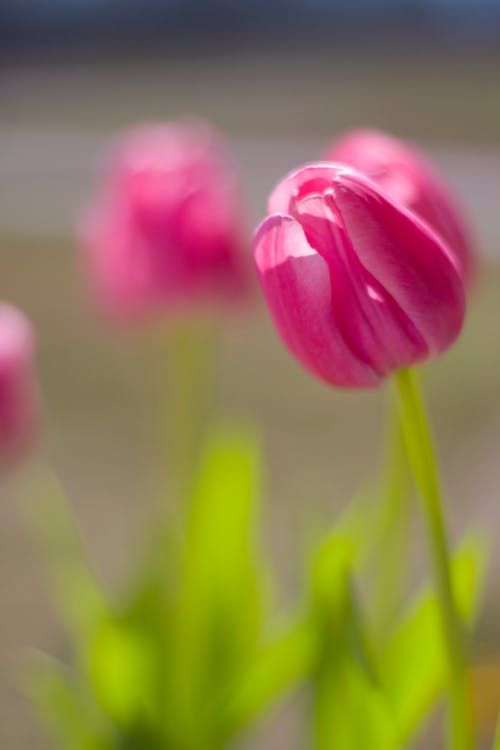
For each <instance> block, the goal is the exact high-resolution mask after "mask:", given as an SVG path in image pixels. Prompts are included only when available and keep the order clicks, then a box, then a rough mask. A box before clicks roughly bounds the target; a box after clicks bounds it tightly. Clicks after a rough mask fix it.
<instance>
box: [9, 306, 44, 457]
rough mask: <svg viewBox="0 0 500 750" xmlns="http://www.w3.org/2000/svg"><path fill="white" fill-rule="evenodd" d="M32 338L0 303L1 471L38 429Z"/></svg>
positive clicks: (19, 318) (22, 318) (13, 310)
mask: <svg viewBox="0 0 500 750" xmlns="http://www.w3.org/2000/svg"><path fill="white" fill-rule="evenodd" d="M34 349H35V336H34V332H33V329H32V327H31V324H30V323H29V321H28V320H27V318H25V316H24V315H23V314H22V313H21V312H20V311H19V310H17V309H16V308H15V307H12V306H11V305H8V304H6V303H4V302H2V303H0V467H1V468H2V469H5V468H7V467H8V466H10V465H11V464H12V463H14V462H15V461H16V460H17V459H18V458H20V457H21V455H23V454H24V453H25V452H26V451H27V450H28V449H29V447H30V444H31V442H32V440H33V437H34V434H35V432H36V429H37V426H38V393H37V387H36V382H35V377H34V374H33V358H34Z"/></svg>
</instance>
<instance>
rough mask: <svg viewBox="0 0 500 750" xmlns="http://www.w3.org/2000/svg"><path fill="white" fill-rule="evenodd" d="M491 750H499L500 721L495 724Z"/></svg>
mask: <svg viewBox="0 0 500 750" xmlns="http://www.w3.org/2000/svg"><path fill="white" fill-rule="evenodd" d="M492 750H500V719H499V721H498V723H497V730H496V733H495V740H494V742H493V747H492Z"/></svg>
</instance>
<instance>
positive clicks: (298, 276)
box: [254, 163, 465, 388]
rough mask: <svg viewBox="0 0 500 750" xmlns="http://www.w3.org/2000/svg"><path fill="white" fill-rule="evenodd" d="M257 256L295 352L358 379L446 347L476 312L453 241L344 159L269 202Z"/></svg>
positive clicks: (294, 181)
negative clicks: (468, 312) (469, 307)
mask: <svg viewBox="0 0 500 750" xmlns="http://www.w3.org/2000/svg"><path fill="white" fill-rule="evenodd" d="M269 211H270V214H271V215H270V216H268V218H267V219H265V220H264V221H263V222H262V224H261V225H260V227H259V228H258V229H257V232H256V234H255V238H254V253H255V261H256V265H257V271H258V275H259V278H260V283H261V285H262V289H263V291H264V295H265V297H266V300H267V303H268V305H269V308H270V310H271V314H272V316H273V318H274V322H275V324H276V327H277V329H278V331H279V333H280V335H281V337H282V339H283V341H284V343H285V345H286V346H287V347H288V349H289V350H290V351H291V352H292V354H294V355H295V357H296V358H297V359H298V360H299V361H300V362H301V363H302V364H303V365H304V367H306V368H307V369H308V370H310V371H311V372H313V373H314V374H315V375H317V376H318V377H320V378H322V379H323V380H325V381H326V382H328V383H331V384H332V385H337V386H344V387H348V388H369V387H372V386H376V385H377V384H379V383H380V381H381V380H382V379H383V378H384V377H385V376H387V375H389V374H390V373H392V372H394V371H395V370H397V369H399V368H403V367H408V366H410V365H413V364H414V363H416V362H421V361H423V360H425V359H427V358H429V357H432V356H433V355H436V354H438V353H439V352H442V351H443V350H444V349H446V348H447V347H448V346H449V345H450V344H451V343H452V342H453V340H454V339H455V338H456V337H457V335H458V333H459V331H460V329H461V326H462V322H463V317H464V308H465V302H464V285H463V280H462V275H461V272H460V270H459V268H458V266H457V263H456V261H455V259H454V258H453V256H452V255H451V253H450V252H449V250H448V247H447V246H446V245H445V244H444V243H443V242H442V240H441V239H440V238H439V237H438V235H437V234H436V233H435V232H433V231H432V230H431V229H430V228H429V227H428V226H427V225H426V224H425V223H424V222H422V221H421V220H420V219H418V218H417V217H416V216H415V214H413V213H411V212H410V211H408V210H407V209H405V208H403V207H402V206H401V205H400V204H398V203H396V202H395V201H393V200H392V199H391V198H389V196H388V195H387V194H386V193H383V192H382V191H380V190H379V188H378V187H377V186H376V185H375V183H373V182H372V181H371V180H369V179H368V178H366V177H364V176H363V175H361V174H360V173H358V172H356V171H354V170H352V169H350V168H348V167H345V166H343V165H337V164H331V163H319V164H311V165H308V166H305V167H303V168H301V169H299V170H298V171H296V172H292V173H291V174H290V175H288V176H287V177H285V179H284V180H283V181H282V182H281V183H280V184H279V185H278V186H277V187H276V189H275V190H274V192H273V193H272V194H271V196H270V199H269Z"/></svg>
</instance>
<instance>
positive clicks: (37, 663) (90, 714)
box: [24, 654, 115, 750]
mask: <svg viewBox="0 0 500 750" xmlns="http://www.w3.org/2000/svg"><path fill="white" fill-rule="evenodd" d="M24 683H25V688H26V692H27V694H28V696H29V697H30V699H31V700H32V702H33V704H34V705H35V707H36V709H37V712H38V714H39V716H40V720H41V722H42V724H43V725H44V726H45V728H46V730H47V732H48V734H49V735H50V736H51V738H52V739H53V741H54V742H55V743H56V745H57V747H59V748H61V750H68V748H70V749H71V750H109V749H110V748H112V747H114V746H115V741H114V740H115V737H114V732H113V729H112V727H111V725H110V724H108V723H107V721H106V719H105V717H104V716H103V715H102V714H100V713H99V712H98V711H97V710H96V707H95V704H93V702H92V700H91V697H90V696H88V695H87V694H86V692H85V690H84V689H83V688H82V687H81V686H80V685H79V684H78V683H77V681H76V680H75V679H74V678H73V677H72V676H71V674H70V673H69V671H68V670H67V669H66V668H65V667H64V666H63V665H62V664H60V663H59V662H58V661H56V660H55V659H51V658H50V657H48V656H45V655H44V654H36V658H35V657H34V658H33V659H32V661H31V664H30V665H29V669H28V671H27V673H26V675H25V680H24Z"/></svg>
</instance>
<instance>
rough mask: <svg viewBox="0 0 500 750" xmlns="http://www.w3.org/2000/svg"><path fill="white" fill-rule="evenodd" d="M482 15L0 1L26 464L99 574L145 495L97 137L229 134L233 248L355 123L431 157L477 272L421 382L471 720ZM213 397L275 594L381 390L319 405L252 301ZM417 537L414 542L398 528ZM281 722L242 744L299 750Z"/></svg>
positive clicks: (486, 296) (489, 707)
mask: <svg viewBox="0 0 500 750" xmlns="http://www.w3.org/2000/svg"><path fill="white" fill-rule="evenodd" d="M499 72H500V4H499V3H498V2H494V0H491V1H490V2H488V0H439V1H438V0H426V1H424V0H421V1H419V0H408V1H406V2H405V1H400V2H396V0H385V1H384V0H380V1H377V0H350V2H348V1H346V2H327V1H326V0H323V1H320V0H302V1H299V0H295V1H292V0H289V1H288V2H286V1H285V0H274V2H273V1H272V0H266V2H264V1H263V0H254V1H253V2H252V3H238V2H230V0H218V1H217V2H216V1H215V0H212V1H209V0H197V1H195V0H191V1H186V0H177V1H176V2H174V1H173V0H172V1H168V0H165V1H164V2H161V1H160V0H135V1H133V0H128V1H126V0H86V1H85V2H83V0H80V1H78V0H0V103H1V109H0V298H3V299H7V300H9V301H12V302H15V303H17V304H19V305H20V306H21V307H23V309H25V310H26V312H27V313H28V314H29V315H30V316H31V317H32V319H33V321H34V323H35V325H36V326H37V329H38V331H39V372H40V379H41V381H42V387H43V393H44V399H45V408H46V430H45V441H44V442H45V444H44V451H45V453H46V454H47V456H48V458H49V460H50V462H51V464H52V465H53V466H54V468H55V469H56V471H57V472H58V473H59V474H60V475H61V477H62V478H63V480H64V482H65V484H66V486H67V488H68V491H69V493H70V496H71V500H72V503H73V508H74V511H75V514H76V517H77V519H78V522H79V524H80V527H81V530H82V534H83V536H84V539H85V542H86V544H87V545H88V547H89V550H90V552H91V554H92V556H93V558H94V559H95V561H96V565H97V566H98V567H99V569H100V571H102V574H103V576H104V577H105V578H107V579H109V580H111V581H116V580H118V579H119V577H120V575H121V573H122V571H123V570H124V569H125V568H126V565H127V563H128V562H129V561H130V560H132V559H133V557H134V546H135V545H136V544H137V542H138V540H139V539H140V528H141V522H142V520H143V519H144V518H145V517H146V516H147V512H148V507H149V504H150V494H151V486H152V479H151V472H152V466H151V457H150V450H149V449H150V440H149V438H150V435H149V425H148V414H149V412H148V408H149V406H148V396H147V393H148V387H149V383H150V375H151V372H150V371H151V369H153V368H154V358H153V356H152V354H151V352H149V353H148V350H147V347H146V346H144V345H143V342H142V343H141V342H140V341H139V340H138V339H139V336H138V335H137V334H135V335H131V336H129V337H128V336H127V335H125V334H124V333H121V334H116V333H115V332H114V331H113V330H112V329H110V328H107V327H106V326H103V325H102V323H101V322H100V321H99V320H98V319H97V318H96V316H95V314H94V311H93V310H92V309H91V308H90V307H89V306H88V304H87V302H86V299H85V288H84V287H85V284H84V279H82V278H81V277H80V276H81V275H80V273H79V269H78V264H77V262H76V255H75V242H74V236H73V235H74V226H75V223H76V221H77V217H78V212H79V209H80V207H81V204H82V201H84V200H85V198H86V196H88V194H89V192H90V191H91V190H92V187H93V185H94V184H95V182H96V180H97V177H98V170H99V164H100V163H101V159H102V156H103V153H105V150H106V147H107V145H108V143H109V141H110V138H111V137H112V135H113V134H114V133H115V132H116V131H117V130H120V129H123V128H125V127H127V126H129V125H131V124H132V123H134V122H137V121H144V120H151V119H161V118H176V117H182V116H186V115H188V116H189V115H199V116H202V117H206V118H208V119H209V120H211V121H212V122H214V123H215V125H216V126H218V127H220V128H221V129H222V130H223V131H224V132H225V133H226V135H227V137H228V139H229V142H230V146H231V148H232V151H233V154H234V158H235V161H236V162H237V164H238V167H239V169H240V172H241V175H242V179H243V181H244V184H245V188H246V191H247V195H248V203H249V208H248V214H249V222H248V223H249V230H250V229H251V227H252V226H253V225H254V224H255V222H256V221H257V220H258V219H259V217H260V216H262V214H263V213H264V211H265V201H266V196H267V194H268V192H269V190H270V189H271V188H272V186H273V185H274V184H275V182H276V181H277V180H278V179H279V178H280V177H281V176H282V175H283V173H284V172H285V171H286V170H288V169H290V168H292V167H294V166H296V165H298V164H300V163H302V162H304V161H308V160H314V159H316V158H319V156H320V155H321V152H322V150H323V149H324V147H325V145H326V144H327V142H328V140H329V139H330V138H332V137H334V136H335V135H336V134H338V133H339V132H340V131H341V130H343V129H346V128H350V127H355V126H359V125H368V126H374V127H381V128H384V129H387V130H389V131H391V132H393V133H395V134H397V135H399V136H402V137H405V138H409V139H414V140H417V141H419V143H420V144H421V145H422V146H423V147H425V148H428V150H429V152H430V153H431V154H432V156H433V157H434V158H435V160H436V162H437V164H438V165H439V166H440V167H441V168H442V169H443V171H444V172H445V173H446V175H447V176H448V178H449V180H450V182H451V183H452V184H453V185H454V187H455V189H456V191H457V193H458V194H459V196H460V197H461V199H462V202H463V204H464V206H465V208H466V210H467V212H468V214H469V216H470V221H471V223H472V226H473V230H474V233H475V236H476V238H477V243H478V250H479V253H480V255H481V257H482V258H483V260H484V264H483V267H482V272H481V274H480V277H479V278H478V280H477V283H476V286H475V289H474V292H473V295H472V297H471V301H470V314H469V318H468V322H467V326H466V329H465V332H464V335H463V336H462V338H461V340H460V341H459V342H458V344H457V345H456V346H455V347H454V348H453V349H452V351H450V352H449V353H448V354H447V355H446V356H445V357H443V358H442V359H441V360H440V361H439V362H436V363H435V364H433V365H432V367H430V368H428V371H427V376H426V377H427V381H428V386H429V391H430V400H431V402H432V407H433V415H434V421H435V427H436V433H437V437H438V439H439V445H440V452H441V455H442V458H443V469H444V474H445V480H446V485H447V489H448V498H449V506H450V510H451V515H452V522H453V530H454V533H455V534H457V535H458V534H459V532H460V530H461V529H462V528H463V527H464V526H465V524H466V523H468V522H473V523H476V524H478V525H481V524H482V525H483V526H485V527H486V528H487V529H488V530H489V532H490V534H491V537H492V541H493V544H492V550H493V558H494V566H493V568H492V572H491V575H490V577H489V581H488V586H487V592H486V603H485V608H484V612H483V615H482V617H481V620H480V623H479V628H478V636H477V641H476V644H475V658H476V661H477V662H478V663H479V664H481V665H483V666H482V672H481V674H482V675H483V677H484V679H483V681H482V682H481V684H480V690H481V692H480V703H481V715H480V718H481V722H482V724H483V726H484V730H485V732H487V731H488V730H489V729H490V725H491V722H492V719H493V715H494V713H495V711H496V707H497V706H498V702H499V696H500V676H499V675H500V672H499V671H498V669H497V667H496V663H497V661H500V639H499V637H498V625H499V622H500V599H499V597H498V586H497V585H496V577H497V575H498V572H499V571H500V555H499V554H498V552H497V551H496V550H495V540H496V537H497V535H498V530H499V529H500V497H499V494H500V493H499V485H500V482H499V472H500V469H499V461H498V456H499V451H500V376H499V373H500V342H499V333H498V332H499V320H500V294H499V291H500V267H499V265H498V261H499V259H500V241H499V237H500V211H499V206H500V76H499ZM221 348H222V362H221V368H220V383H219V401H220V404H221V409H222V410H223V412H224V413H226V414H228V415H236V416H237V417H241V418H246V419H248V420H249V421H251V422H254V423H255V424H256V425H257V426H258V428H259V430H260V432H261V434H262V436H263V440H264V446H265V460H266V466H267V469H266V473H267V482H266V484H267V499H268V502H267V504H266V506H265V529H266V538H267V541H268V546H269V549H270V553H271V555H272V558H273V560H274V561H275V563H276V567H277V570H278V571H279V575H280V579H281V581H282V583H283V589H284V590H285V591H288V592H290V591H293V589H294V586H295V584H296V582H297V580H298V579H299V576H300V563H301V556H302V552H301V550H302V549H303V548H304V546H305V542H306V541H307V538H308V535H309V534H310V532H311V531H312V530H314V529H315V528H317V527H318V526H321V524H324V525H326V524H327V523H328V522H329V521H330V520H331V519H332V518H333V517H334V515H335V513H336V512H338V510H339V509H340V508H341V507H342V505H343V504H344V503H345V502H346V501H347V499H348V498H349V496H350V495H351V494H352V492H354V491H355V490H356V489H357V488H358V487H359V483H360V481H363V482H369V481H370V478H371V477H372V476H373V472H374V470H375V466H376V462H377V458H378V451H379V448H380V446H379V442H380V433H381V429H382V424H381V420H382V412H383V398H384V394H383V392H376V393H363V394H350V393H340V392H337V391H332V390H329V389H327V388H326V387H325V386H322V385H321V384H319V383H318V382H316V381H314V380H313V379H312V378H310V377H309V376H307V375H306V374H305V373H304V372H302V370H301V369H300V368H299V367H298V366H297V365H296V364H295V363H294V362H293V361H292V359H291V358H290V357H289V356H288V355H287V353H286V352H285V351H284V350H283V348H282V346H281V344H280V342H279V341H278V340H277V337H276V335H275V333H274V331H273V329H272V326H271V324H270V321H269V319H268V316H267V313H266V311H265V310H264V309H263V308H262V305H260V304H256V306H255V309H254V310H252V311H249V313H248V315H246V316H245V315H242V316H241V318H240V319H236V320H235V319H233V320H230V321H229V320H228V321H227V325H226V327H225V330H224V331H223V332H222V347H221ZM2 494H3V495H4V496H5V497H4V498H2V501H1V502H0V739H1V747H2V750H28V748H30V750H36V749H37V748H39V747H42V744H41V741H40V739H39V733H38V731H37V728H36V725H35V723H34V721H33V719H32V718H31V715H30V712H29V710H28V709H27V707H26V704H25V702H24V699H23V698H22V696H21V694H20V691H19V690H18V688H17V686H16V677H15V675H16V670H17V669H18V667H19V663H20V660H21V656H22V654H23V649H24V648H25V647H26V646H31V645H35V646H38V647H43V648H46V649H49V650H51V651H53V652H55V653H62V652H64V641H63V639H62V635H61V631H60V628H59V625H58V623H57V619H56V617H55V616H54V614H53V611H52V609H51V607H50V599H49V595H48V592H47V588H46V585H45V578H44V574H43V568H42V566H41V565H40V562H39V560H38V559H37V557H36V555H35V553H34V552H33V550H32V546H31V543H30V540H29V538H28V536H27V534H26V532H25V531H24V530H23V527H22V523H21V521H20V517H19V513H18V510H17V507H16V499H15V498H14V496H13V493H12V492H9V491H7V490H5V489H4V490H3V491H2ZM415 534H416V537H418V535H419V529H418V527H416V529H415ZM297 723H298V719H297V718H296V717H295V716H294V712H293V711H290V710H289V711H288V712H287V716H286V719H284V720H281V721H273V722H271V724H270V725H269V726H265V727H263V730H262V735H259V738H258V741H257V743H256V744H257V745H258V746H261V747H272V748H281V747H282V748H286V750H295V748H296V749H297V750H299V748H306V747H307V742H306V738H305V736H304V734H303V733H301V730H300V729H298V728H295V729H293V727H294V725H295V726H296V725H297Z"/></svg>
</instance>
